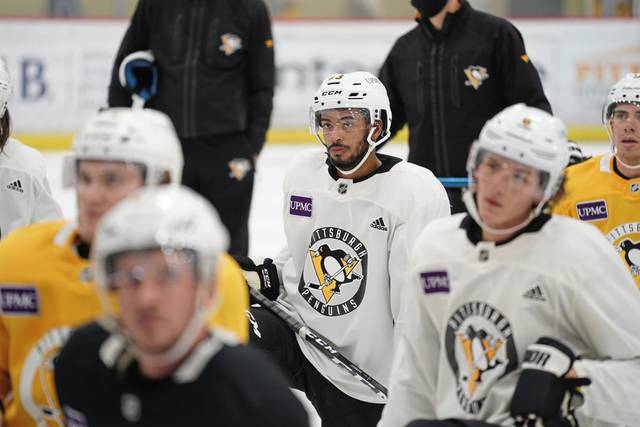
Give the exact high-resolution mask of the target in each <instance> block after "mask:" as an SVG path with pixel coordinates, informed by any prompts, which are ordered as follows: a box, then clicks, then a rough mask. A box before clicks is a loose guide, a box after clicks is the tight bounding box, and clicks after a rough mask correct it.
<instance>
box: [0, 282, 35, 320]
mask: <svg viewBox="0 0 640 427" xmlns="http://www.w3.org/2000/svg"><path fill="white" fill-rule="evenodd" d="M0 309H1V310H2V313H3V314H38V313H39V312H40V303H39V301H38V292H37V291H36V290H35V289H34V288H19V287H15V288H0Z"/></svg>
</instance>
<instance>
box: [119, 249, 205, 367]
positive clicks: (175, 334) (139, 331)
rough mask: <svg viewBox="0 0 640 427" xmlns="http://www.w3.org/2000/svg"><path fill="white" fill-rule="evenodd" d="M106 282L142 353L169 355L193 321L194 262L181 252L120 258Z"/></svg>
mask: <svg viewBox="0 0 640 427" xmlns="http://www.w3.org/2000/svg"><path fill="white" fill-rule="evenodd" d="M109 284H110V286H111V288H112V289H114V291H115V295H116V299H117V303H118V307H119V310H120V319H121V323H122V327H123V329H124V330H125V332H126V334H127V335H128V336H129V337H130V338H131V339H132V340H133V342H134V343H135V345H136V347H137V348H138V349H139V350H141V351H143V352H145V353H148V354H157V353H162V352H164V351H167V350H168V349H169V348H171V347H172V346H173V345H174V343H175V342H176V341H177V340H178V338H179V337H180V335H181V334H182V333H183V332H184V330H185V328H186V326H187V324H188V323H189V321H190V320H191V319H192V317H193V313H194V310H195V300H196V290H197V280H196V274H195V270H194V263H193V261H192V260H191V258H189V257H188V256H187V254H186V253H184V252H179V251H178V252H173V253H170V254H165V253H163V252H162V251H160V250H159V249H158V250H149V251H142V252H132V253H128V254H124V255H121V256H120V257H118V258H117V259H116V261H115V263H114V272H113V273H112V274H111V275H110V279H109Z"/></svg>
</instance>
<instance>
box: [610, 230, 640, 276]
mask: <svg viewBox="0 0 640 427" xmlns="http://www.w3.org/2000/svg"><path fill="white" fill-rule="evenodd" d="M607 240H609V242H611V244H613V246H614V247H615V248H616V251H617V252H618V254H619V255H620V257H622V258H623V259H624V261H625V263H626V264H627V265H628V266H629V271H630V272H631V275H632V276H633V279H634V280H635V282H636V285H637V286H639V287H640V222H627V223H625V224H619V225H617V226H616V227H615V228H613V229H611V230H609V232H608V233H607Z"/></svg>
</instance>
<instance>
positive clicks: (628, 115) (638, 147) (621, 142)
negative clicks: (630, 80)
mask: <svg viewBox="0 0 640 427" xmlns="http://www.w3.org/2000/svg"><path fill="white" fill-rule="evenodd" d="M609 123H610V125H611V133H612V136H613V144H614V146H615V150H616V156H618V157H620V160H622V161H623V162H624V163H626V164H629V165H637V164H640V106H637V105H633V104H618V105H616V107H615V108H614V110H613V114H612V115H611V120H610V122H609Z"/></svg>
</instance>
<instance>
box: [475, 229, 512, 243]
mask: <svg viewBox="0 0 640 427" xmlns="http://www.w3.org/2000/svg"><path fill="white" fill-rule="evenodd" d="M516 233H517V231H514V232H513V233H509V234H496V233H492V232H491V231H489V230H486V229H482V241H483V242H493V243H502V242H506V241H507V240H509V239H511V238H512V237H513V236H514V235H515V234H516Z"/></svg>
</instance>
